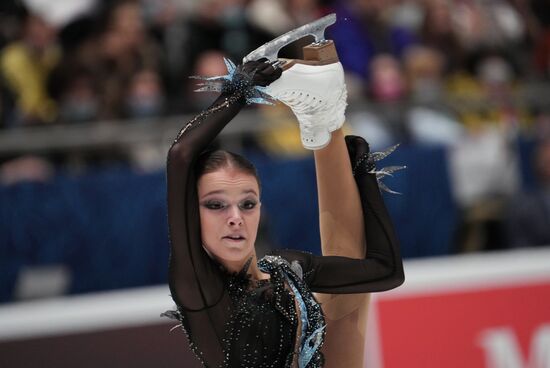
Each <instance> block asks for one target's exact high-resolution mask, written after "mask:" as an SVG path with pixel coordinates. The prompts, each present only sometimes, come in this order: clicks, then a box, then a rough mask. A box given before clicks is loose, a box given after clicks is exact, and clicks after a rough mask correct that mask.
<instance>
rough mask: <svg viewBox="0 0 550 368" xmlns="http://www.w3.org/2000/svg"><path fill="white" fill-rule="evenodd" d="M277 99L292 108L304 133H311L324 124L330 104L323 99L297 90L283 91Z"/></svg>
mask: <svg viewBox="0 0 550 368" xmlns="http://www.w3.org/2000/svg"><path fill="white" fill-rule="evenodd" d="M277 99H279V100H281V101H283V102H284V103H285V104H286V105H288V106H289V107H290V108H291V109H292V111H293V112H294V114H295V115H296V118H297V119H298V122H299V123H300V127H301V128H302V131H303V132H304V133H306V134H311V133H313V131H314V130H316V129H319V128H320V127H323V126H324V125H326V123H325V122H326V120H327V117H328V116H327V115H329V113H330V106H331V104H330V103H327V101H325V100H324V99H321V98H319V97H317V96H315V95H313V94H311V93H309V92H306V91H299V90H294V91H289V92H284V93H282V94H280V95H279V96H277Z"/></svg>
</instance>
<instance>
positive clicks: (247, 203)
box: [239, 199, 258, 210]
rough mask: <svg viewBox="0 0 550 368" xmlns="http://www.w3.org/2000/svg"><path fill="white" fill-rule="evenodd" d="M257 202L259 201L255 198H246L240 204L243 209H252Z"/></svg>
mask: <svg viewBox="0 0 550 368" xmlns="http://www.w3.org/2000/svg"><path fill="white" fill-rule="evenodd" d="M257 204H258V202H257V201H255V200H253V199H245V200H244V201H242V202H241V203H240V204H239V208H240V209H241V210H251V209H253V208H255V207H256V205H257Z"/></svg>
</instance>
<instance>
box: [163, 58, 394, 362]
mask: <svg viewBox="0 0 550 368" xmlns="http://www.w3.org/2000/svg"><path fill="white" fill-rule="evenodd" d="M228 68H229V69H230V70H229V72H230V73H229V78H226V79H230V80H231V81H230V82H226V83H224V85H223V88H221V95H220V96H219V97H218V98H217V99H216V101H215V102H214V103H213V104H212V106H211V107H209V108H208V109H206V110H204V111H203V112H201V113H200V114H198V115H197V116H196V117H195V118H193V119H192V120H191V121H190V122H188V123H186V124H185V125H184V127H183V128H182V129H181V131H180V132H179V134H178V135H177V137H176V139H175V141H174V143H173V144H172V146H171V148H170V150H169V152H168V160H167V185H168V190H167V194H168V223H169V232H170V243H171V256H170V269H169V285H170V289H171V295H172V298H173V299H174V301H175V303H176V306H177V309H176V310H175V311H169V312H166V313H164V314H163V315H165V316H168V317H171V318H175V319H177V320H178V321H179V322H180V324H181V327H182V328H183V330H184V331H185V333H186V334H187V337H188V339H189V343H190V346H191V348H192V350H193V351H194V352H195V354H196V356H197V357H198V359H199V360H200V361H201V363H202V364H203V366H205V367H296V366H297V367H309V368H311V367H322V366H325V365H324V364H325V359H324V357H323V353H322V351H321V349H322V345H323V342H324V340H325V337H326V335H328V334H331V333H332V332H331V330H330V329H329V328H327V318H326V316H328V317H330V316H331V315H332V313H333V312H332V311H330V310H325V309H324V308H323V307H321V305H320V303H319V301H318V299H322V298H323V297H322V296H321V295H323V294H326V295H333V294H362V293H369V292H375V291H384V290H389V289H392V288H395V287H397V286H399V285H400V284H402V283H403V281H404V273H403V265H402V260H401V256H400V251H399V247H398V244H397V239H396V236H395V234H394V231H393V228H392V225H391V220H390V218H389V215H388V213H387V211H386V209H385V206H384V203H383V201H382V197H381V194H380V191H379V187H378V182H377V179H376V174H374V173H372V172H373V165H374V163H373V157H372V155H369V147H368V144H367V143H366V141H365V140H364V139H363V138H361V137H356V136H348V137H344V135H343V133H342V129H341V127H342V124H343V123H344V120H345V117H344V111H345V106H346V99H347V98H346V96H347V93H346V87H345V84H344V78H343V69H342V66H341V64H340V63H339V62H338V61H337V60H336V61H332V62H330V63H324V64H323V65H320V64H316V63H309V64H308V63H302V62H301V61H295V63H294V64H292V65H291V66H290V67H288V68H286V69H285V71H284V72H282V70H281V68H279V67H278V63H272V62H267V60H258V61H248V62H245V63H244V64H242V65H240V66H239V67H236V68H235V67H234V66H232V65H231V64H230V63H229V64H228ZM205 88H206V89H207V87H205ZM265 93H268V94H269V95H270V96H272V97H275V98H277V99H278V100H280V101H283V102H284V103H286V104H287V105H289V106H290V107H291V108H292V110H293V111H294V113H295V115H296V116H297V118H298V121H299V123H300V129H301V138H302V143H303V145H304V147H306V148H308V149H311V150H313V151H314V156H315V162H316V172H317V178H318V190H319V206H320V208H319V212H320V226H321V229H320V230H321V240H322V247H323V253H324V254H326V255H325V256H315V255H312V254H309V253H304V252H300V251H293V250H277V251H274V252H273V253H271V254H270V255H268V256H265V257H264V258H262V259H260V260H258V259H257V256H256V251H255V247H254V244H255V240H256V234H257V230H258V224H259V219H260V208H261V201H260V195H261V189H260V183H259V180H258V176H257V174H256V170H255V168H254V166H253V165H252V164H251V163H250V162H249V161H248V160H246V159H245V158H244V157H242V156H240V155H237V154H234V153H230V152H226V151H211V150H209V149H208V147H209V144H210V143H211V142H212V141H213V139H214V138H215V137H216V136H217V135H218V134H219V132H220V131H221V130H222V129H223V128H224V127H225V125H227V124H228V123H229V122H230V121H231V120H232V119H233V118H234V117H235V116H236V115H237V114H238V112H239V111H240V110H241V109H242V108H243V107H244V106H245V105H246V104H247V103H250V102H258V101H260V100H262V99H263V98H265V97H266V94H265ZM346 255H347V257H346ZM314 292H315V293H323V294H319V296H317V297H315V296H314V295H313V293H314ZM328 302H329V300H327V304H328V305H330V303H328ZM349 302H350V303H357V301H356V300H353V301H349ZM350 305H351V304H350ZM352 308H355V306H352ZM356 327H357V326H356ZM356 329H358V328H356ZM332 331H335V332H334V333H335V334H336V333H340V334H341V333H342V332H341V331H340V332H337V331H336V330H332ZM347 336H349V338H351V339H360V338H361V336H360V335H358V334H357V333H355V332H354V331H351V330H350V331H349V334H348V335H347ZM350 343H352V342H350ZM360 344H364V340H361V341H360ZM324 353H325V354H326V355H327V362H328V361H329V360H330V361H332V363H331V364H333V365H334V366H338V363H340V362H338V360H339V358H337V357H336V355H335V354H336V353H335V352H333V351H330V352H326V351H324ZM357 360H358V361H359V360H362V356H361V357H358V359H357ZM327 364H328V363H327ZM353 366H358V365H353Z"/></svg>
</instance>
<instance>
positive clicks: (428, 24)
mask: <svg viewBox="0 0 550 368" xmlns="http://www.w3.org/2000/svg"><path fill="white" fill-rule="evenodd" d="M451 13H452V4H451V3H450V2H448V1H446V0H427V1H426V2H425V14H424V21H423V23H422V27H421V30H420V37H421V39H422V43H423V44H424V45H425V46H428V47H433V48H434V49H437V50H439V51H440V52H441V56H443V57H444V58H445V59H444V61H445V64H444V67H445V69H444V71H446V72H452V71H455V70H456V69H459V68H460V67H461V66H462V65H463V62H464V50H463V48H462V45H461V44H460V42H459V39H458V36H457V35H456V33H455V30H454V28H453V19H452V16H451Z"/></svg>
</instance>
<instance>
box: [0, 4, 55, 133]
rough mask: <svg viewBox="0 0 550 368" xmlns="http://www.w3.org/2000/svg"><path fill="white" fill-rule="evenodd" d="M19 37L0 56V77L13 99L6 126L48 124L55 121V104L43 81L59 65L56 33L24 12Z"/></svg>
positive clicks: (50, 27)
mask: <svg viewBox="0 0 550 368" xmlns="http://www.w3.org/2000/svg"><path fill="white" fill-rule="evenodd" d="M23 17H24V21H23V26H22V30H21V37H20V38H19V39H16V40H15V41H12V42H10V43H9V44H8V45H6V47H5V48H4V49H3V50H2V53H1V54H0V74H1V75H2V78H3V80H4V83H5V87H6V89H7V91H9V93H11V94H12V95H13V96H14V99H15V107H14V111H12V112H11V113H9V117H8V122H7V125H11V126H13V125H30V124H41V123H50V122H52V121H54V120H55V119H56V118H57V113H58V112H57V104H56V102H55V101H54V100H53V99H52V98H51V96H50V95H49V93H48V91H47V80H48V77H49V75H50V73H51V72H52V70H53V69H54V68H55V66H56V65H57V64H58V63H59V60H60V58H61V51H60V48H59V47H58V45H57V30H56V28H55V27H54V26H53V25H51V24H49V23H48V22H47V21H46V20H45V19H44V18H42V17H41V16H40V15H38V14H33V13H29V12H27V13H25V14H24V15H23Z"/></svg>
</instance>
